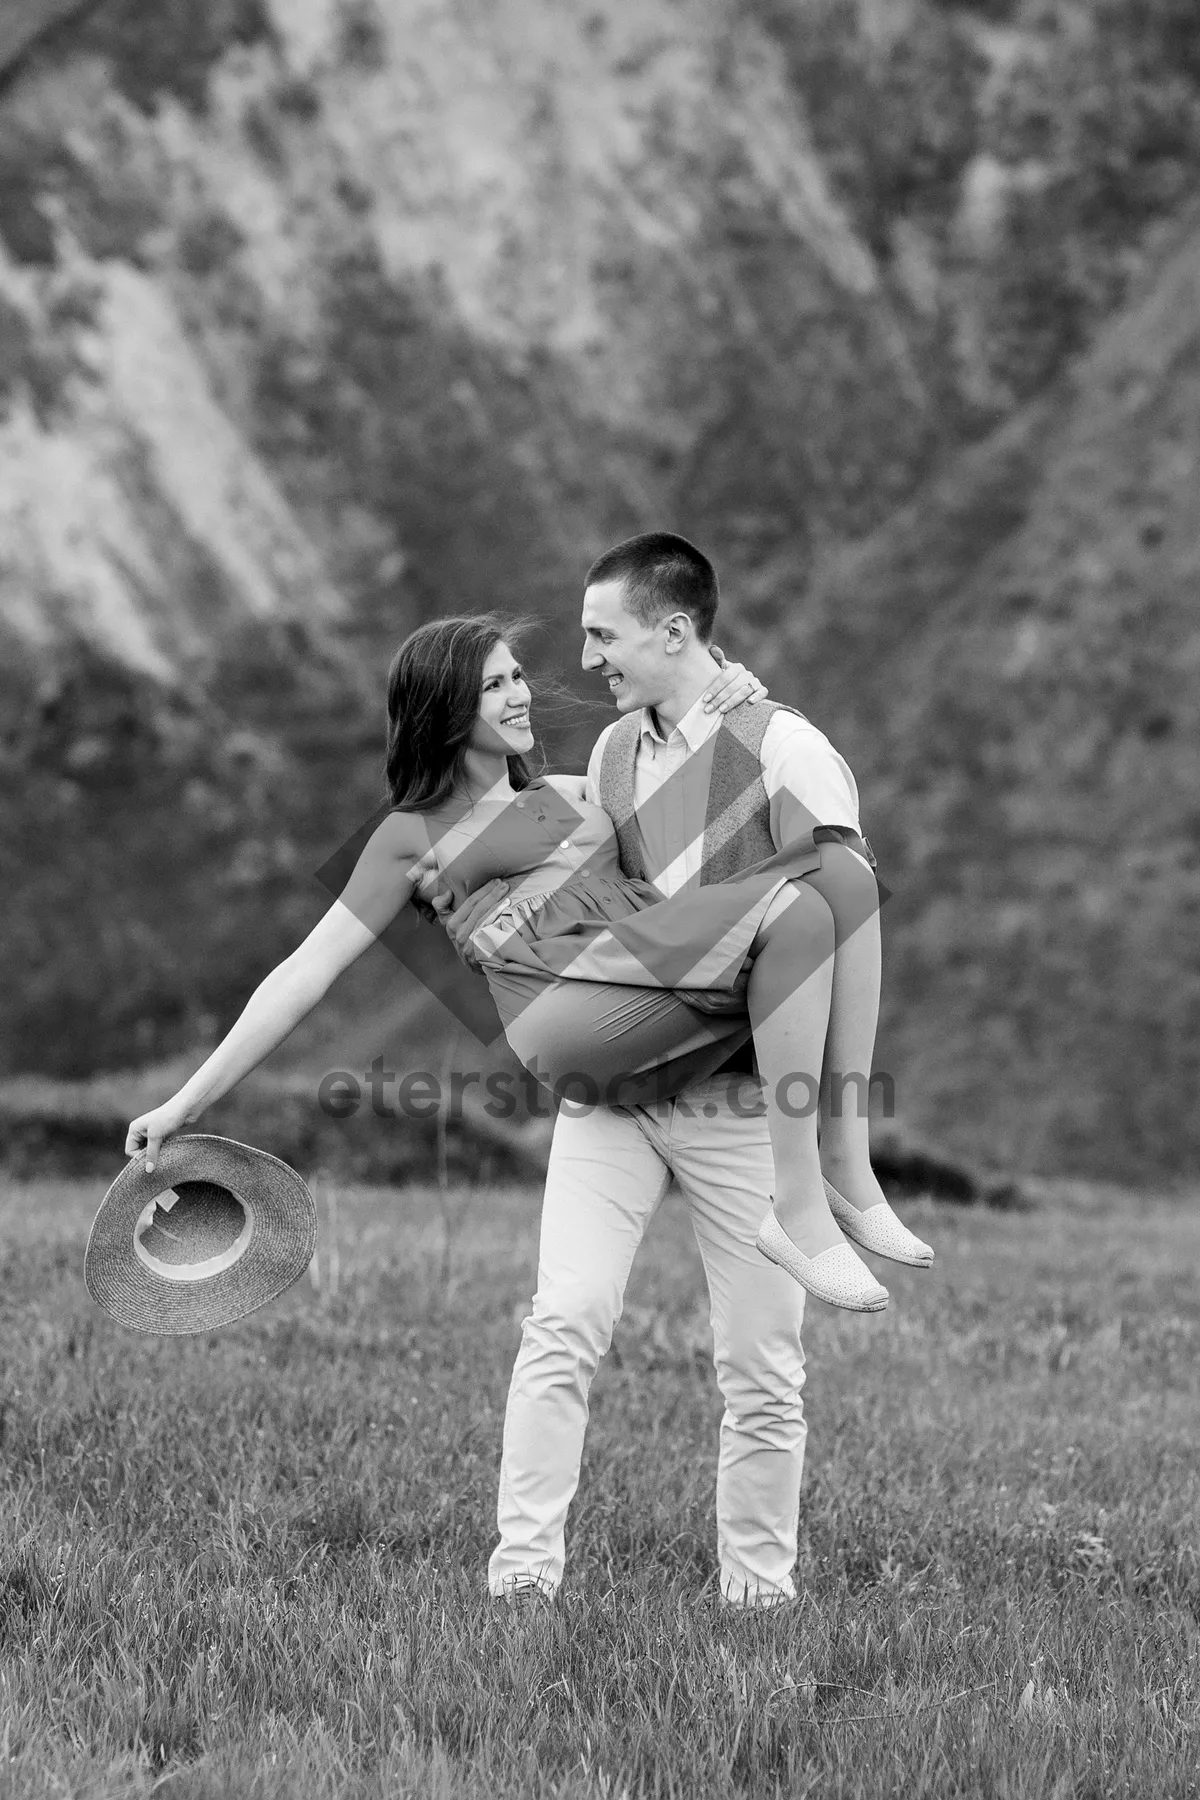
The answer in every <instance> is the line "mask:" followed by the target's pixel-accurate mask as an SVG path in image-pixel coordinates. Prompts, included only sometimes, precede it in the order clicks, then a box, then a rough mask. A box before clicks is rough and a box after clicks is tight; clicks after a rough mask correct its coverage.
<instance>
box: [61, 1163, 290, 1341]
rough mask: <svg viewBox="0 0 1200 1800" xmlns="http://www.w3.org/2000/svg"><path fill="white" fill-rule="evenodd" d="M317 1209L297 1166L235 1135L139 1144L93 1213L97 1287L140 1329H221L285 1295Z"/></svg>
mask: <svg viewBox="0 0 1200 1800" xmlns="http://www.w3.org/2000/svg"><path fill="white" fill-rule="evenodd" d="M316 1245H317V1209H316V1206H315V1204H314V1202H313V1197H312V1195H311V1194H310V1193H309V1191H308V1188H307V1187H306V1186H305V1184H304V1182H303V1181H302V1180H301V1178H300V1176H299V1175H297V1173H296V1171H295V1169H292V1168H289V1167H288V1165H287V1163H285V1162H281V1161H280V1160H279V1158H278V1157H277V1156H269V1155H268V1154H267V1152H266V1151H265V1150H256V1149H254V1148H253V1146H252V1145H250V1144H238V1143H235V1142H234V1141H233V1139H232V1138H222V1137H212V1136H210V1135H208V1134H207V1133H203V1132H195V1133H185V1134H184V1135H183V1136H182V1137H171V1138H167V1139H166V1140H165V1142H164V1143H163V1144H162V1145H161V1147H160V1149H159V1154H158V1161H157V1163H156V1164H155V1168H154V1173H153V1174H151V1175H148V1174H147V1173H146V1156H145V1152H144V1151H142V1152H141V1153H140V1154H139V1155H137V1156H135V1157H133V1158H132V1160H131V1161H130V1162H128V1163H127V1164H126V1165H125V1167H124V1168H123V1169H122V1170H121V1173H120V1174H119V1175H118V1176H117V1179H116V1180H115V1181H114V1182H113V1184H112V1186H111V1187H110V1188H109V1190H108V1192H107V1193H106V1194H105V1196H104V1199H103V1200H102V1201H101V1202H100V1210H99V1211H98V1212H97V1214H96V1217H95V1219H94V1220H93V1221H92V1230H91V1235H90V1236H89V1238H88V1246H87V1251H86V1254H85V1256H84V1261H83V1278H84V1280H85V1282H86V1283H87V1290H88V1293H89V1294H90V1295H91V1296H92V1299H93V1300H94V1301H95V1302H96V1304H97V1305H98V1306H101V1307H103V1308H104V1311H105V1312H106V1313H108V1314H109V1316H110V1317H111V1318H114V1319H116V1320H117V1321H118V1323H119V1324H121V1325H126V1326H128V1327H129V1329H130V1330H131V1331H143V1332H151V1333H154V1334H157V1335H160V1336H166V1337H178V1336H184V1335H186V1334H188V1333H189V1332H197V1331H212V1330H213V1329H214V1328H215V1327H217V1326H221V1325H230V1324H232V1323H233V1321H234V1320H235V1319H242V1318H245V1316H246V1314H247V1313H252V1312H254V1311H256V1310H257V1308H258V1307H260V1306H265V1305H266V1304H267V1302H268V1301H270V1300H274V1299H276V1298H277V1297H278V1296H279V1295H280V1294H282V1293H283V1292H284V1290H285V1289H286V1288H289V1287H290V1286H291V1285H292V1283H293V1282H294V1281H296V1280H297V1279H298V1278H299V1277H300V1276H301V1275H303V1273H304V1271H305V1270H306V1269H307V1268H308V1266H309V1264H310V1263H311V1261H312V1258H313V1252H314V1250H315V1249H316Z"/></svg>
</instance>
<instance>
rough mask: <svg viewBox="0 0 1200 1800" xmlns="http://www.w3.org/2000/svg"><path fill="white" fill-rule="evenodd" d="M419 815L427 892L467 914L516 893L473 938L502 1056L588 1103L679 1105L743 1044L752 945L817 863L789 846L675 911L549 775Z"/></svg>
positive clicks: (680, 898)
mask: <svg viewBox="0 0 1200 1800" xmlns="http://www.w3.org/2000/svg"><path fill="white" fill-rule="evenodd" d="M424 817H425V820H426V824H427V825H428V827H429V830H430V837H431V842H432V861H433V862H434V864H435V865H436V873H435V874H434V875H433V876H432V877H431V879H430V885H434V886H435V885H441V884H445V885H448V886H449V889H450V891H451V893H452V894H453V896H454V900H455V903H456V904H460V903H461V902H462V901H463V900H464V899H466V898H467V896H468V895H470V894H471V893H473V892H475V890H476V889H477V888H479V887H482V886H483V885H484V884H485V883H486V882H488V881H490V880H492V879H494V878H495V877H498V876H499V877H503V878H504V879H505V880H507V881H508V882H509V886H510V891H509V893H508V894H507V895H506V896H504V898H503V899H502V900H501V901H500V902H499V903H498V905H497V906H496V907H495V908H494V909H492V910H491V911H490V912H489V913H487V914H486V915H485V917H484V918H483V920H482V921H481V922H480V923H479V924H478V925H477V926H476V928H475V930H474V932H473V933H472V938H471V943H472V948H473V949H474V951H475V954H476V956H477V957H478V959H479V962H480V967H481V968H482V970H483V972H484V974H485V975H486V976H487V980H488V985H489V987H490V989H491V992H492V996H493V999H494V1000H495V1003H496V1006H497V1010H498V1011H499V1014H500V1018H501V1022H502V1024H503V1026H504V1030H505V1035H506V1037H507V1038H508V1041H509V1043H510V1044H511V1045H512V1047H513V1049H514V1050H515V1051H516V1053H517V1055H518V1056H519V1057H520V1058H521V1061H522V1062H524V1063H525V1064H526V1066H527V1067H530V1068H533V1070H534V1073H535V1074H536V1075H537V1076H538V1078H539V1080H544V1081H546V1083H547V1085H550V1086H555V1087H556V1088H558V1090H559V1091H560V1093H562V1092H566V1093H568V1094H569V1097H571V1098H575V1099H582V1100H585V1101H591V1102H593V1103H594V1101H595V1100H597V1099H603V1100H605V1101H607V1102H608V1103H613V1102H614V1101H616V1100H617V1098H618V1096H619V1097H620V1100H621V1102H622V1103H624V1104H634V1103H637V1102H638V1101H639V1100H641V1099H643V1098H645V1097H647V1095H648V1094H650V1093H653V1095H654V1096H655V1097H662V1096H664V1095H666V1094H669V1093H673V1092H676V1091H677V1090H678V1088H679V1087H681V1086H683V1085H685V1084H686V1083H687V1082H688V1081H692V1080H695V1079H696V1078H697V1077H698V1076H699V1075H703V1074H707V1073H711V1072H712V1071H713V1070H715V1069H716V1068H717V1067H719V1066H720V1064H721V1063H722V1062H724V1061H725V1060H726V1058H727V1057H728V1056H729V1054H730V1052H731V1050H733V1049H735V1048H737V1046H738V1045H739V1044H741V1043H744V1042H745V1040H746V1038H747V1037H748V1036H749V1034H750V1025H749V1019H748V1017H747V1013H746V983H747V979H748V977H749V971H750V967H751V959H750V957H749V951H750V946H751V944H752V943H753V941H754V938H755V936H756V934H757V932H758V930H759V927H760V926H761V924H762V921H763V916H764V915H765V913H766V911H767V908H768V907H769V906H770V904H771V901H772V900H773V899H774V897H775V895H776V894H777V893H778V892H779V890H780V888H781V887H782V886H783V885H784V883H785V882H787V881H788V880H791V879H794V878H796V877H797V876H800V875H804V874H807V873H809V872H810V871H812V870H814V869H817V868H819V867H820V864H821V852H820V850H819V849H817V848H814V846H813V845H812V844H811V843H809V844H807V845H806V844H803V843H800V844H795V845H791V846H789V847H788V848H786V849H784V850H780V851H778V852H776V854H775V855H774V856H772V857H769V858H767V859H766V860H765V861H763V862H760V863H756V864H754V865H753V866H752V867H750V868H748V869H746V870H745V871H744V872H742V873H740V874H739V875H737V876H735V877H734V878H733V879H732V880H729V881H724V882H720V883H712V884H710V885H708V886H704V887H701V886H695V887H689V888H687V889H685V890H683V891H682V892H679V893H676V894H674V895H672V896H671V897H670V898H669V899H666V898H664V897H663V895H662V894H660V893H659V891H658V890H657V888H655V887H652V886H651V884H650V883H649V882H646V881H637V880H632V879H630V878H629V877H628V876H626V875H623V874H622V873H621V865H620V857H619V853H618V847H617V836H616V832H615V830H614V828H613V824H612V821H611V820H610V819H609V817H608V815H607V813H605V812H604V810H603V808H602V807H599V806H593V805H591V804H590V803H589V802H587V801H584V800H568V799H567V798H566V797H565V796H564V795H563V794H562V793H560V792H559V790H558V789H557V788H555V787H554V786H552V784H551V783H550V782H549V781H548V780H547V779H545V778H544V777H543V778H539V779H538V780H535V781H533V782H531V783H530V785H529V786H528V787H527V788H525V789H524V790H523V791H522V792H521V793H519V794H517V795H516V796H515V797H514V798H513V799H505V800H503V801H500V800H496V801H491V800H483V801H480V802H478V803H476V804H475V805H474V806H466V805H462V806H458V807H455V808H453V809H447V810H446V811H443V812H441V813H438V814H426V815H424ZM422 892H423V894H425V897H428V887H425V888H423V889H422ZM535 1064H536V1066H535ZM597 1088H598V1089H599V1092H596V1091H594V1090H596V1089H597Z"/></svg>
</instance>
